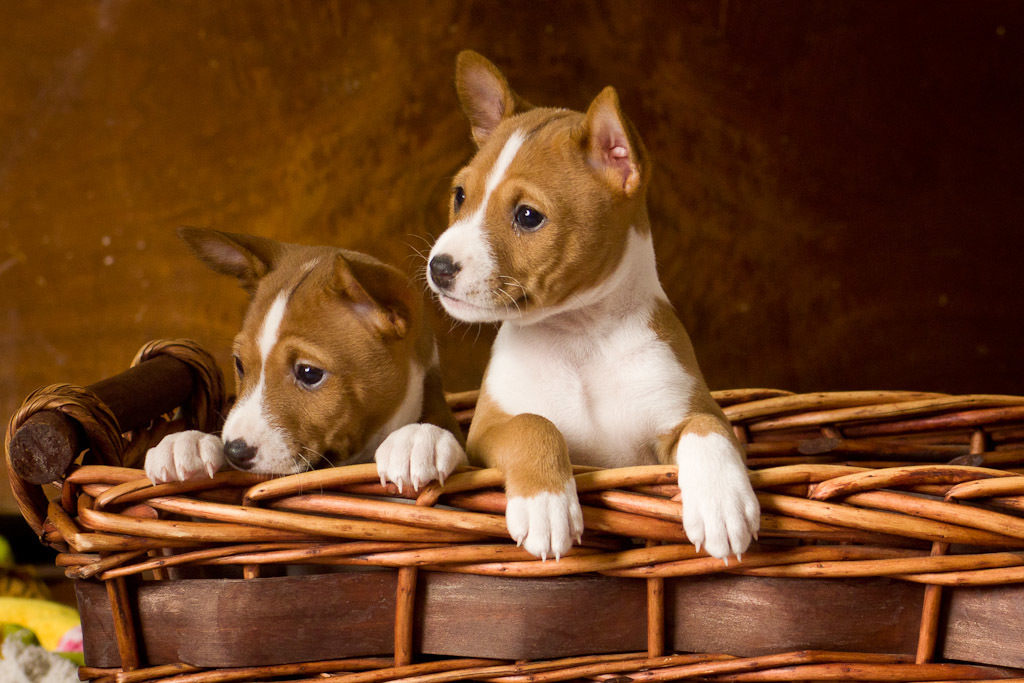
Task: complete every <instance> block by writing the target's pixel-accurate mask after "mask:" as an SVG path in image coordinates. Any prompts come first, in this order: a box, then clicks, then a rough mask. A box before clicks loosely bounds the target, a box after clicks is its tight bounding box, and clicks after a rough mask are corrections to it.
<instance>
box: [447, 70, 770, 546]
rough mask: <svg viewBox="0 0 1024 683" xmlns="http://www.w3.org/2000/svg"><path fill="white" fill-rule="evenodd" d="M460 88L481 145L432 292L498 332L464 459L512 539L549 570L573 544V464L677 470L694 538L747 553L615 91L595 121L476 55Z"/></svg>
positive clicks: (645, 178)
mask: <svg viewBox="0 0 1024 683" xmlns="http://www.w3.org/2000/svg"><path fill="white" fill-rule="evenodd" d="M456 86H457V90H458V96H459V99H460V101H461V104H462V109H463V111H464V112H465V114H466V116H467V117H468V118H469V123H470V126H471V129H472V137H473V140H474V141H475V142H476V145H477V147H478V150H477V152H476V155H475V156H474V157H473V158H472V160H471V161H470V162H469V164H468V165H467V166H465V167H464V168H463V169H461V170H460V171H459V172H458V173H457V174H456V175H455V177H454V180H453V183H452V193H451V208H450V216H449V227H448V229H447V230H446V231H445V232H444V233H443V234H442V235H441V236H440V238H438V240H437V242H436V243H435V245H434V246H433V248H432V249H431V252H430V258H429V262H428V266H427V271H428V283H429V286H430V288H431V289H432V290H433V291H434V292H435V293H436V294H437V295H438V298H439V299H440V301H441V304H442V306H443V307H444V309H445V310H446V311H447V312H448V313H449V314H450V315H452V316H453V317H454V318H457V319H458V320H461V321H465V322H476V323H482V322H500V323H501V327H500V329H499V330H498V334H497V337H496V339H495V341H494V346H493V350H492V351H491V358H490V362H489V364H488V366H487V370H486V372H485V375H484V380H483V385H482V387H481V390H480V398H479V403H478V405H477V408H476V414H475V416H474V418H473V422H472V424H471V426H470V430H469V438H468V447H467V451H468V453H469V457H470V460H471V462H476V463H480V464H483V465H485V466H491V467H498V468H500V469H502V470H503V471H504V474H505V490H506V493H507V496H508V503H507V509H506V521H507V525H508V530H509V532H510V534H511V535H512V537H513V538H514V539H515V540H516V541H518V542H519V543H521V544H522V545H523V546H524V547H525V548H526V549H527V550H528V551H530V552H531V553H532V554H533V555H535V556H538V557H541V558H546V557H548V556H554V557H556V558H557V557H559V556H560V555H562V554H563V553H565V552H567V551H568V549H569V548H570V547H571V544H572V541H573V540H574V539H579V537H580V534H581V532H582V530H583V521H582V514H581V511H580V505H579V501H578V498H577V494H576V485H575V482H574V480H573V478H572V470H571V464H572V463H575V464H579V465H595V466H601V467H619V466H625V465H640V464H655V463H665V464H676V465H678V466H679V488H680V490H681V494H682V521H683V526H684V529H685V531H686V534H687V537H688V538H689V539H690V541H691V542H692V543H694V544H695V545H696V546H697V547H698V548H699V547H701V546H703V547H704V548H705V549H706V551H707V552H708V553H709V554H711V555H713V556H715V557H720V558H727V557H729V556H730V555H739V554H740V553H742V552H743V551H744V550H745V549H746V548H747V546H748V544H749V543H750V541H751V539H752V538H754V537H756V534H757V530H758V526H759V523H760V510H759V506H758V501H757V498H756V497H755V495H754V492H753V490H752V488H751V485H750V480H749V477H748V473H747V469H746V465H745V456H744V451H743V448H742V446H741V445H740V443H739V441H738V440H737V438H736V436H735V435H734V433H733V430H732V429H731V427H730V425H729V422H728V420H727V419H726V417H725V415H724V414H723V413H722V411H721V409H720V408H719V406H718V405H717V404H716V403H715V401H714V400H713V399H712V398H711V394H710V392H709V391H708V388H707V385H706V384H705V382H704V379H703V377H702V376H701V372H700V369H699V367H698V366H697V360H696V358H695V356H694V352H693V346H692V345H691V343H690V339H689V337H688V336H687V334H686V331H685V330H684V329H683V326H682V324H681V323H680V322H679V319H678V318H677V317H676V315H675V313H674V311H673V308H672V306H671V304H670V303H669V301H668V298H667V297H666V295H665V292H664V290H663V289H662V287H661V284H660V282H659V280H658V274H657V270H656V267H655V258H654V249H653V246H652V242H651V227H650V223H649V220H648V216H647V208H646V192H647V187H648V183H649V180H650V175H651V164H650V162H649V160H648V156H647V153H646V151H645V149H644V146H643V143H642V142H641V141H640V138H639V136H638V135H637V133H636V130H635V129H634V127H633V126H632V124H631V123H630V122H629V121H628V120H627V119H626V117H625V116H624V115H623V113H622V110H621V108H620V106H619V99H618V96H617V95H616V92H615V90H614V89H613V88H611V87H608V88H605V89H604V90H603V91H602V92H601V93H600V94H599V95H598V96H597V97H596V98H595V99H594V101H593V102H592V103H591V104H590V106H589V108H588V109H587V111H586V113H579V112H574V111H569V110H566V109H553V108H544V107H541V108H535V107H532V106H531V105H530V104H528V103H527V102H526V101H525V100H523V99H522V98H521V97H519V96H518V95H516V94H515V93H514V92H513V91H512V90H511V89H510V88H509V85H508V83H507V82H506V80H505V77H504V76H503V75H502V74H501V72H500V71H499V70H498V69H497V68H496V67H495V66H494V65H493V64H491V63H490V62H489V61H487V60H486V59H485V58H483V57H482V56H480V55H479V54H476V53H475V52H471V51H466V52H462V53H461V54H460V55H459V57H458V60H457V65H456Z"/></svg>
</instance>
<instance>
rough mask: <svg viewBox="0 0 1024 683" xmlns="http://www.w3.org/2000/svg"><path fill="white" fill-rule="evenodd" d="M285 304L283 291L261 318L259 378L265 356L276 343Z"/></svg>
mask: <svg viewBox="0 0 1024 683" xmlns="http://www.w3.org/2000/svg"><path fill="white" fill-rule="evenodd" d="M287 306H288V295H287V294H285V293H284V292H282V293H280V294H278V295H277V298H276V299H274V303H273V304H271V305H270V310H269V311H267V317H266V318H264V319H263V325H262V326H261V327H260V339H259V344H260V373H261V374H260V379H262V371H263V369H264V368H266V366H267V356H269V355H270V352H271V351H272V350H273V349H274V345H275V344H276V343H277V335H278V333H279V332H280V331H281V321H282V320H283V319H284V311H285V308H287Z"/></svg>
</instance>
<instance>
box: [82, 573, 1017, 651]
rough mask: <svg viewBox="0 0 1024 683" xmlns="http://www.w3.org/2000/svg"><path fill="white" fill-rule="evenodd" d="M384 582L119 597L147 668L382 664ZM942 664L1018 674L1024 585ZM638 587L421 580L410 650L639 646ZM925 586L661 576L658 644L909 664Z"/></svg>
mask: <svg viewBox="0 0 1024 683" xmlns="http://www.w3.org/2000/svg"><path fill="white" fill-rule="evenodd" d="M395 576H396V572H394V571H375V572H344V573H337V574H325V575H318V576H292V577H282V578H264V579H254V580H250V581H243V580H231V579H216V580H211V579H195V580H183V581H173V582H145V583H142V584H141V585H131V586H130V587H129V592H130V594H131V595H132V596H133V597H132V602H133V604H134V606H135V607H136V608H137V610H138V611H137V614H139V615H140V616H139V618H138V622H139V624H140V642H141V643H142V644H143V646H142V647H143V649H144V652H143V656H144V661H147V662H148V663H149V664H165V663H169V662H176V661H184V662H186V663H189V664H194V665H196V666H218V667H230V666H242V665H263V664H276V663H290V662H299V661H314V660H323V659H336V658H341V657H350V656H364V655H387V654H390V653H391V651H392V648H393V642H394V641H393V618H394V617H393V614H394V604H395V589H396V581H395ZM77 589H78V601H79V608H80V610H81V612H82V619H83V626H84V628H83V630H84V632H85V651H86V661H87V662H88V663H89V665H90V666H117V665H118V664H119V659H118V654H117V647H116V644H115V640H114V637H113V623H112V621H111V617H110V606H109V603H108V601H107V593H106V591H105V590H104V588H103V586H102V585H100V584H98V583H96V582H89V581H81V582H78V584H77ZM948 592H949V593H951V594H952V599H951V600H950V608H949V610H948V613H949V618H948V627H947V629H946V632H947V635H946V637H945V649H944V650H942V652H943V656H944V657H946V658H948V659H957V660H963V661H970V662H976V663H980V664H998V665H1004V666H1017V667H1021V666H1024V649H1022V647H1021V643H1024V587H1021V586H1017V587H1005V588H1002V587H1000V588H957V589H953V590H949V591H948ZM645 595H646V590H645V585H644V582H643V581H639V580H638V581H631V580H627V579H615V578H611V577H603V576H576V577H563V578H549V579H513V578H506V577H483V576H470V575H464V574H446V573H440V572H421V573H420V577H419V584H418V591H417V605H416V607H417V622H416V629H415V638H416V651H417V652H422V653H425V654H443V655H455V656H478V657H494V658H498V659H528V658H529V659H543V658H553V657H562V656H570V655H575V654H583V653H598V652H621V651H637V650H643V649H645V648H646V622H645V619H646V605H645V602H644V599H645ZM922 596H923V587H922V586H920V585H917V584H912V583H906V582H900V581H895V580H889V579H850V580H838V579H837V580H831V579H807V580H801V579H769V578H754V577H743V576H732V575H722V576H709V577H700V578H680V579H670V580H668V581H666V610H665V611H666V614H667V617H666V619H667V622H668V623H667V628H666V633H667V643H668V646H669V647H670V648H672V649H674V650H676V651H680V652H713V653H728V654H734V655H740V656H755V655H763V654H770V653H777V652H787V651H793V650H801V649H828V650H847V651H856V652H886V653H913V652H914V649H915V646H916V643H917V632H918V624H919V619H920V609H921V601H922Z"/></svg>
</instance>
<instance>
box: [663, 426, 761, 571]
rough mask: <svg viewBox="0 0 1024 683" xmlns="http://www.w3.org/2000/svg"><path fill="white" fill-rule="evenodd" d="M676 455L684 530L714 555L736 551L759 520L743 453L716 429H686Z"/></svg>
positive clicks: (724, 555)
mask: <svg viewBox="0 0 1024 683" xmlns="http://www.w3.org/2000/svg"><path fill="white" fill-rule="evenodd" d="M676 457H677V461H678V463H679V490H680V492H681V493H682V497H683V528H684V529H685V530H686V536H687V537H688V538H689V539H690V542H691V543H693V544H694V545H695V546H697V548H698V549H700V547H701V546H702V545H703V546H704V549H705V550H707V552H708V554H709V555H711V556H712V557H718V558H723V559H724V558H728V557H729V556H730V555H736V556H737V557H739V556H740V555H741V554H742V553H743V551H744V550H746V549H747V547H748V546H749V545H750V541H751V539H754V538H757V530H758V527H759V526H760V525H761V506H760V504H758V502H757V497H756V496H755V495H754V489H753V488H752V487H751V486H750V476H749V474H748V473H747V468H746V466H745V465H744V464H743V459H742V456H741V455H740V454H739V453H738V452H737V451H736V447H735V446H734V445H733V444H732V442H731V441H729V439H726V438H725V437H724V436H722V435H720V434H708V435H703V436H702V435H698V434H685V435H683V436H682V437H681V438H680V439H679V446H678V450H677V452H676Z"/></svg>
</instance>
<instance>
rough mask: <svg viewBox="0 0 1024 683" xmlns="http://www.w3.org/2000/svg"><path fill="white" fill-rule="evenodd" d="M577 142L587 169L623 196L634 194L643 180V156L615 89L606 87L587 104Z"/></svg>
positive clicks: (643, 151) (644, 168) (644, 163)
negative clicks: (582, 150) (596, 173)
mask: <svg viewBox="0 0 1024 683" xmlns="http://www.w3.org/2000/svg"><path fill="white" fill-rule="evenodd" d="M581 142H582V143H583V145H584V146H585V153H586V155H587V158H588V159H589V161H590V165H591V166H593V167H594V168H595V169H597V171H598V172H599V173H601V174H602V175H603V176H604V177H605V179H606V180H607V181H608V183H609V184H610V185H611V186H612V187H613V188H615V189H617V190H619V191H620V192H623V193H624V194H625V195H626V196H633V195H634V194H636V192H637V190H638V189H639V188H640V186H641V184H642V183H643V182H644V181H646V180H647V178H646V177H645V176H646V168H647V159H646V154H647V153H646V151H645V150H644V147H643V143H642V142H640V137H639V136H638V135H637V134H636V131H635V130H634V129H633V126H632V124H630V123H629V121H628V120H627V119H626V117H625V116H624V115H623V113H622V108H621V107H620V106H619V96H618V94H617V93H616V92H615V88H613V87H611V86H608V87H607V88H605V89H604V90H602V91H601V94H600V95H598V96H597V97H595V98H594V101H593V102H591V103H590V107H589V108H588V109H587V115H586V118H585V119H584V123H583V134H582V136H581Z"/></svg>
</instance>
